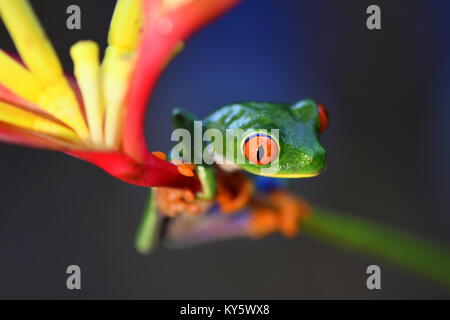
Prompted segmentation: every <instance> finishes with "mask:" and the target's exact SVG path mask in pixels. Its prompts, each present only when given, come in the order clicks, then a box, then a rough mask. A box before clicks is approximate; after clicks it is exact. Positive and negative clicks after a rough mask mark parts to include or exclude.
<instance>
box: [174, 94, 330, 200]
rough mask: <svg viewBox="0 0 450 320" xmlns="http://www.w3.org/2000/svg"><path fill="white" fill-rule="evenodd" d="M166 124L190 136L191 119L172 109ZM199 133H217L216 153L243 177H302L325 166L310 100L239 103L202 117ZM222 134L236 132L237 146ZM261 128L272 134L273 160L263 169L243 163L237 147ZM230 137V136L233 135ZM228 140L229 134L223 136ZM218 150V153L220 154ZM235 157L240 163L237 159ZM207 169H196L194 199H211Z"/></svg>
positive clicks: (212, 179) (314, 106) (212, 187)
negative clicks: (276, 149) (220, 144)
mask: <svg viewBox="0 0 450 320" xmlns="http://www.w3.org/2000/svg"><path fill="white" fill-rule="evenodd" d="M172 120H173V123H174V126H175V127H176V128H183V129H187V130H188V131H190V132H191V134H193V132H194V120H197V119H196V118H195V117H194V116H192V115H191V114H189V113H188V112H186V111H184V110H181V109H175V110H174V111H173V116H172ZM202 124H203V130H207V129H218V130H219V131H220V132H221V133H222V136H223V137H226V138H224V141H223V148H215V150H216V153H217V154H218V155H219V156H221V157H222V158H223V159H226V160H227V163H231V164H234V165H236V166H238V167H239V168H241V169H242V170H245V171H247V172H249V173H252V174H255V175H260V176H269V177H277V178H303V177H312V176H316V175H317V174H319V173H320V172H321V171H322V170H323V169H324V168H325V166H326V152H325V149H324V148H323V147H322V145H321V144H320V142H319V112H318V108H317V104H316V103H315V102H314V101H313V100H302V101H300V102H297V103H294V104H292V105H290V104H274V103H267V102H245V103H236V104H231V105H226V106H224V107H221V108H219V109H217V110H216V111H214V112H213V113H211V114H210V115H208V116H207V117H206V118H205V119H203V121H202ZM227 129H231V130H236V129H241V130H240V132H239V133H238V134H236V136H235V139H236V140H235V141H236V142H237V143H227V142H229V141H233V140H229V139H228V138H227ZM261 129H265V130H267V133H269V134H270V133H271V130H273V129H278V130H279V131H278V132H279V136H278V137H277V139H276V140H277V141H278V145H279V156H278V159H277V160H276V161H274V162H273V163H271V164H267V165H258V164H254V163H251V162H250V161H240V162H238V161H237V160H238V159H240V160H242V159H245V157H244V155H243V148H242V144H243V141H244V140H245V139H246V137H248V136H249V135H251V134H253V133H255V132H260V131H261ZM233 132H236V131H233ZM228 137H229V134H228ZM218 150H223V152H222V153H223V154H220V153H219V152H218ZM239 157H240V158H239ZM208 167H210V166H208V165H204V164H202V165H199V166H197V168H198V169H197V173H198V174H199V178H200V181H201V183H202V186H203V190H204V192H203V194H200V195H199V197H200V198H211V197H213V194H214V193H215V192H214V191H215V185H216V183H215V176H214V175H213V174H212V173H211V172H212V170H209V168H208Z"/></svg>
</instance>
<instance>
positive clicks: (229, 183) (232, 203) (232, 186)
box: [216, 171, 254, 213]
mask: <svg viewBox="0 0 450 320" xmlns="http://www.w3.org/2000/svg"><path fill="white" fill-rule="evenodd" d="M217 177H218V185H217V197H216V200H217V203H218V204H219V206H220V209H221V211H222V212H223V213H233V212H236V211H238V210H240V209H242V208H244V207H245V206H247V205H248V204H249V203H250V200H251V197H252V194H253V189H254V188H253V183H252V181H251V180H250V179H249V178H247V176H246V175H245V174H244V173H242V172H239V171H235V172H231V173H229V172H224V171H218V175H217Z"/></svg>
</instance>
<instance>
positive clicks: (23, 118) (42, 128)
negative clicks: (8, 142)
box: [0, 102, 79, 143]
mask: <svg viewBox="0 0 450 320" xmlns="http://www.w3.org/2000/svg"><path fill="white" fill-rule="evenodd" d="M0 121H1V122H5V123H8V124H12V125H15V126H17V127H20V128H23V129H28V130H32V131H37V132H41V133H45V134H49V135H52V136H55V137H59V138H62V139H64V140H68V141H71V142H75V143H78V142H79V139H78V137H77V135H76V134H75V133H74V132H73V131H72V130H70V129H69V128H67V127H65V126H63V125H60V124H58V123H55V122H53V121H51V120H48V119H46V118H43V117H40V116H37V115H35V114H33V113H31V112H28V111H25V110H22V109H19V108H17V107H14V106H12V105H10V104H7V103H3V102H0Z"/></svg>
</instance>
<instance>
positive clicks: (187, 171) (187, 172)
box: [172, 160, 195, 177]
mask: <svg viewBox="0 0 450 320" xmlns="http://www.w3.org/2000/svg"><path fill="white" fill-rule="evenodd" d="M172 163H173V164H175V165H176V166H177V168H178V172H179V173H180V174H182V175H183V176H186V177H193V176H195V164H191V163H183V162H181V161H180V160H173V161H172Z"/></svg>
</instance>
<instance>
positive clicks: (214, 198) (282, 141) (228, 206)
mask: <svg viewBox="0 0 450 320" xmlns="http://www.w3.org/2000/svg"><path fill="white" fill-rule="evenodd" d="M172 123H173V126H174V128H175V129H180V130H184V131H185V132H188V133H189V134H190V135H191V136H192V137H194V136H198V132H196V130H198V129H200V132H205V135H207V136H209V137H210V139H209V140H208V139H204V138H203V139H202V141H200V144H201V152H200V153H197V154H195V152H192V153H189V154H188V155H187V157H186V154H183V152H179V151H180V148H174V149H173V150H172V153H171V161H173V162H174V163H175V164H177V166H178V169H179V172H180V173H181V174H183V175H186V176H197V177H198V180H199V181H200V184H201V191H199V192H196V193H193V192H192V191H190V190H182V189H174V188H154V189H155V190H154V192H152V194H151V197H152V200H151V201H152V202H153V201H154V202H156V206H153V208H154V209H155V210H158V211H159V212H161V213H162V215H163V216H166V217H169V218H170V219H172V218H175V217H177V216H178V215H181V214H188V215H196V216H199V215H202V214H204V213H205V212H207V211H208V210H209V209H210V208H211V207H212V206H213V205H214V204H217V205H218V206H219V207H220V211H221V212H222V213H223V214H233V213H235V212H239V211H240V210H242V209H243V208H246V207H248V208H250V211H251V214H252V217H253V223H252V232H251V233H252V234H253V235H254V236H255V237H262V236H265V235H268V234H271V233H274V232H277V231H279V232H281V233H282V234H283V235H285V236H286V237H292V236H295V235H296V234H297V233H298V226H299V220H301V219H305V218H307V217H309V216H310V214H311V212H310V211H311V210H310V206H309V205H308V204H307V203H306V201H304V200H303V199H301V198H299V197H298V196H296V195H293V194H291V193H290V192H288V191H286V190H285V189H284V184H283V182H282V181H286V180H289V179H298V178H311V177H315V176H317V175H319V174H320V173H321V172H323V171H324V170H325V168H326V164H327V162H326V150H325V148H324V147H323V146H322V144H321V142H320V134H321V133H323V132H324V131H325V130H326V128H327V127H328V124H329V117H328V113H327V110H326V109H325V107H324V106H323V105H322V104H319V103H317V102H316V101H315V100H313V99H304V100H301V101H298V102H295V103H269V102H254V101H251V102H240V103H233V104H227V105H225V106H222V107H220V108H217V109H215V110H214V111H212V112H211V113H209V114H208V115H207V116H205V117H204V118H203V119H199V118H198V117H196V116H195V115H193V114H192V113H190V112H188V111H186V110H184V109H181V108H176V109H174V110H173V111H172ZM206 133H210V134H209V135H208V134H206ZM218 137H221V138H220V139H219V138H218ZM195 143H198V142H196V141H194V139H189V140H188V142H185V145H184V146H183V148H190V150H194V149H195ZM183 148H182V150H185V149H183ZM205 155H207V156H206V157H205ZM208 156H209V157H208ZM268 185H269V187H267V186H268ZM262 186H264V187H262Z"/></svg>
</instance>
